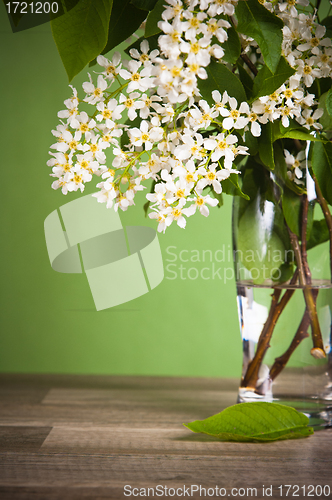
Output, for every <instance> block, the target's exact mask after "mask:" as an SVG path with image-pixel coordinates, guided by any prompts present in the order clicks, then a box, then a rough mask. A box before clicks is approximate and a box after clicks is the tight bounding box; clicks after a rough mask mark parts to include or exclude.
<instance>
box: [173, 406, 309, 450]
mask: <svg viewBox="0 0 332 500" xmlns="http://www.w3.org/2000/svg"><path fill="white" fill-rule="evenodd" d="M308 422H309V419H308V417H306V416H305V415H304V414H303V413H299V412H298V411H297V410H295V409H294V408H290V407H289V406H283V405H280V404H277V403H266V402H262V401H258V402H254V403H240V404H237V405H234V406H230V407H229V408H226V410H224V411H222V412H221V413H218V414H217V415H213V416H212V417H209V418H207V419H205V420H195V421H194V422H189V423H188V424H183V425H184V426H185V427H187V428H188V429H190V430H191V431H193V432H202V433H203V434H209V435H210V436H215V437H217V438H219V439H221V440H223V441H244V442H255V441H258V442H263V441H266V442H268V441H277V440H282V439H298V438H302V437H307V436H310V435H311V434H313V432H314V431H313V429H312V427H308Z"/></svg>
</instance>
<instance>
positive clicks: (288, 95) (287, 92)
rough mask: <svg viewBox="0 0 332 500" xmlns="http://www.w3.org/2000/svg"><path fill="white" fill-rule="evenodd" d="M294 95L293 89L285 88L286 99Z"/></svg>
mask: <svg viewBox="0 0 332 500" xmlns="http://www.w3.org/2000/svg"><path fill="white" fill-rule="evenodd" d="M292 95H293V91H292V90H291V89H287V90H285V92H284V96H285V97H286V99H290V98H291V97H292Z"/></svg>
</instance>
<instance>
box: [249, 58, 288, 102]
mask: <svg viewBox="0 0 332 500" xmlns="http://www.w3.org/2000/svg"><path fill="white" fill-rule="evenodd" d="M294 73H295V70H294V69H293V68H291V67H290V65H289V64H288V62H287V61H286V59H285V58H284V57H281V58H280V61H279V64H278V67H277V70H276V73H275V74H273V73H271V71H270V70H269V68H268V67H267V66H263V67H262V69H260V70H259V72H258V74H257V76H256V78H255V80H254V87H253V95H254V96H255V97H254V98H253V100H254V99H258V97H261V96H263V95H270V94H272V93H273V92H274V91H275V90H277V89H278V88H279V87H280V86H281V85H282V84H283V83H284V82H285V81H286V80H288V78H289V77H291V76H292V75H293V74H294Z"/></svg>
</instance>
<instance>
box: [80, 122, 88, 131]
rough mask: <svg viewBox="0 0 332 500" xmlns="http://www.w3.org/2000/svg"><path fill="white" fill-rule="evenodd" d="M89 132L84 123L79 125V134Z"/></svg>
mask: <svg viewBox="0 0 332 500" xmlns="http://www.w3.org/2000/svg"><path fill="white" fill-rule="evenodd" d="M88 130H89V127H88V125H87V124H86V123H81V125H80V131H81V132H87V131H88Z"/></svg>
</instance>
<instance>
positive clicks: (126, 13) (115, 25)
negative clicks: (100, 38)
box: [102, 0, 146, 54]
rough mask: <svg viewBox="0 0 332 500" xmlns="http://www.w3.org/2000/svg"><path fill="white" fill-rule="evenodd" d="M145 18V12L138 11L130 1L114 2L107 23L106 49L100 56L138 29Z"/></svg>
mask: <svg viewBox="0 0 332 500" xmlns="http://www.w3.org/2000/svg"><path fill="white" fill-rule="evenodd" d="M145 18H146V11H144V10H140V9H138V8H137V7H135V6H134V5H132V4H131V3H130V0H114V4H113V10H112V14H111V18H110V22H109V26H110V27H109V33H108V40H107V44H106V47H105V48H104V50H103V51H102V54H106V53H107V52H109V51H110V50H112V49H114V47H116V46H117V45H119V44H120V43H121V42H123V41H124V40H126V39H127V38H128V37H129V36H130V35H132V34H133V33H135V31H136V30H137V29H138V28H139V27H140V25H141V24H142V22H143V21H144V20H145Z"/></svg>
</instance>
